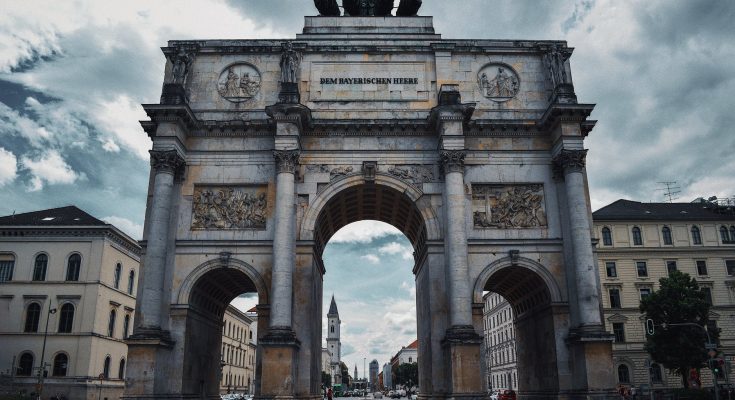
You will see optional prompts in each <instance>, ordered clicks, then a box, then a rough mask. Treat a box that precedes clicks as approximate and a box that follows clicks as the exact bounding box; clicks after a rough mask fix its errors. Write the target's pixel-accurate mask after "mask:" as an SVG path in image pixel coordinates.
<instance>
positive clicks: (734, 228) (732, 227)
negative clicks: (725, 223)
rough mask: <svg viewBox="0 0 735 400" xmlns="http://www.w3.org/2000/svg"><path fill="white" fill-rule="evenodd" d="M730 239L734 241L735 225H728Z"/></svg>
mask: <svg viewBox="0 0 735 400" xmlns="http://www.w3.org/2000/svg"><path fill="white" fill-rule="evenodd" d="M730 241H735V225H733V226H731V227H730Z"/></svg>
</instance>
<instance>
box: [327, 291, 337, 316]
mask: <svg viewBox="0 0 735 400" xmlns="http://www.w3.org/2000/svg"><path fill="white" fill-rule="evenodd" d="M332 315H334V316H339V311H337V303H336V302H335V301H334V295H332V304H330V305H329V312H328V313H327V316H332Z"/></svg>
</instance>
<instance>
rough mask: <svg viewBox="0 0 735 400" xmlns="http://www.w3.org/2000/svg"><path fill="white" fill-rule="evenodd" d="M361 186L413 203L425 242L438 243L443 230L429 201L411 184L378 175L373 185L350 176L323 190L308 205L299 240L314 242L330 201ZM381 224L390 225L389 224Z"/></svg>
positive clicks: (384, 175)
mask: <svg viewBox="0 0 735 400" xmlns="http://www.w3.org/2000/svg"><path fill="white" fill-rule="evenodd" d="M361 185H375V186H376V187H380V188H388V189H391V190H395V191H397V192H399V193H401V194H403V195H405V196H406V198H407V199H408V200H410V201H411V202H413V204H414V205H415V206H416V209H417V210H418V211H419V216H420V217H421V219H422V222H423V224H424V226H425V229H426V239H427V240H441V238H442V234H441V232H442V229H441V225H440V221H439V218H438V216H437V215H436V211H435V210H434V208H433V207H431V204H430V203H429V201H428V198H426V197H425V196H424V193H423V192H422V191H421V190H420V189H418V188H417V187H416V186H414V185H413V184H410V183H408V182H406V181H404V180H402V179H399V178H397V177H394V176H392V175H388V174H384V173H380V172H378V173H376V174H375V181H374V182H368V181H366V180H365V178H364V176H363V175H362V174H353V175H348V176H346V177H344V178H342V179H339V180H336V181H334V182H332V183H331V184H330V185H329V186H327V187H326V188H325V189H324V190H322V191H321V192H320V193H318V194H317V196H316V198H315V199H314V200H313V201H312V202H311V204H310V205H309V208H308V209H307V210H306V213H305V214H304V218H303V220H302V222H301V228H300V230H299V239H301V240H314V239H316V232H315V231H316V225H317V220H318V218H319V216H320V215H321V213H322V211H323V210H324V209H325V207H326V206H327V205H328V204H329V202H330V200H333V199H334V198H335V197H336V196H338V195H339V194H340V193H344V191H345V190H348V189H350V188H355V187H358V186H361ZM350 222H354V221H350ZM383 222H387V223H390V222H388V221H383ZM399 229H400V228H399ZM414 247H415V244H414Z"/></svg>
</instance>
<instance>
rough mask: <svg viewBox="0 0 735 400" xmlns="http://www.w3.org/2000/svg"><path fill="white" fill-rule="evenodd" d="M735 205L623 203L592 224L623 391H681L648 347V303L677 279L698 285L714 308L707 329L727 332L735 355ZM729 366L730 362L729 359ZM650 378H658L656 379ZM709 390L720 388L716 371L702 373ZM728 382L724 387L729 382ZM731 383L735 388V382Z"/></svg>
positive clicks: (728, 348) (724, 345)
mask: <svg viewBox="0 0 735 400" xmlns="http://www.w3.org/2000/svg"><path fill="white" fill-rule="evenodd" d="M734 209H735V202H732V201H731V202H729V204H728V203H727V202H718V201H716V200H715V199H712V200H703V199H698V200H696V201H694V202H692V203H640V202H637V201H629V200H618V201H616V202H614V203H612V204H610V205H607V206H605V207H603V208H601V209H599V210H597V211H595V212H594V213H593V214H592V216H593V220H594V229H595V233H596V236H597V238H599V244H598V245H597V257H598V260H599V262H598V268H599V273H600V281H601V283H602V294H603V314H604V320H605V327H606V328H607V330H608V331H609V332H612V333H613V334H614V335H615V343H613V361H614V367H615V376H616V377H617V381H618V383H619V384H621V385H626V386H629V385H635V386H640V385H643V384H648V383H649V381H651V382H653V388H654V389H658V388H676V387H681V385H682V383H681V378H680V377H679V376H675V375H671V374H668V373H667V371H666V370H665V369H664V368H663V367H662V366H661V365H658V364H656V363H653V364H652V366H651V369H650V370H649V369H648V367H647V366H646V365H647V362H648V361H647V360H649V359H650V356H649V355H648V353H647V352H646V351H645V350H644V348H643V346H644V344H645V341H646V336H645V329H644V320H643V316H642V315H641V313H640V311H639V308H638V307H639V305H640V301H641V299H642V298H644V297H646V296H648V295H649V294H650V293H651V292H653V291H655V290H657V289H658V288H659V283H658V281H659V279H660V278H663V277H666V276H667V275H668V274H669V273H670V272H671V271H673V270H679V271H681V272H685V273H687V274H689V275H690V276H692V277H693V278H694V279H696V280H697V282H698V283H699V285H700V287H701V288H703V289H704V290H705V293H706V294H707V300H708V301H709V302H710V303H711V304H712V308H711V309H710V316H709V321H707V327H708V329H711V330H719V332H720V340H719V342H720V343H719V345H718V350H719V351H720V352H722V354H724V356H726V357H730V356H732V355H735V320H733V318H732V312H733V308H734V306H735V211H734ZM728 361H729V359H728ZM649 371H650V373H649ZM700 374H701V380H702V385H703V386H711V385H712V373H711V372H710V370H709V369H708V368H702V369H701V370H700ZM724 378H725V377H724V376H722V377H721V379H720V382H723V381H724ZM729 379H730V381H731V382H733V381H735V374H732V371H731V373H730V376H729Z"/></svg>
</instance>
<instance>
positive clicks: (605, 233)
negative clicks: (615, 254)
mask: <svg viewBox="0 0 735 400" xmlns="http://www.w3.org/2000/svg"><path fill="white" fill-rule="evenodd" d="M602 244H603V245H604V246H612V232H611V231H610V228H608V227H604V228H602Z"/></svg>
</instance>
